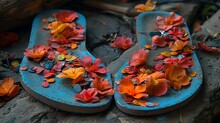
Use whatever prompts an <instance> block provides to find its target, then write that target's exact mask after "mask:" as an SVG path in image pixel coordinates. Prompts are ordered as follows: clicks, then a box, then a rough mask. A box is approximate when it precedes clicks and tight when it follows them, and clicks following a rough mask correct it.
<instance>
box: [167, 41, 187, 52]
mask: <svg viewBox="0 0 220 123" xmlns="http://www.w3.org/2000/svg"><path fill="white" fill-rule="evenodd" d="M188 43H189V42H188V41H185V42H183V41H180V40H177V41H175V42H174V43H172V44H171V45H170V46H169V48H170V50H171V51H173V52H175V51H180V50H182V49H183V48H184V47H185V46H186V45H188Z"/></svg>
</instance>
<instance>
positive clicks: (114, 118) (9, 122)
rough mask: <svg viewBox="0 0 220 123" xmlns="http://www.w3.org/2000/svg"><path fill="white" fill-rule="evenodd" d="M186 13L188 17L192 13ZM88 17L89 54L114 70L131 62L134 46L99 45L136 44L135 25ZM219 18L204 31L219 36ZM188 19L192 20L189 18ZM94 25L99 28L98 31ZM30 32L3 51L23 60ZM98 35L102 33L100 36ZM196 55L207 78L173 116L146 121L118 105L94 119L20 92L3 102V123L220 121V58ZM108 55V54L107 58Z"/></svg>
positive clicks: (7, 73)
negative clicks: (111, 40)
mask: <svg viewBox="0 0 220 123" xmlns="http://www.w3.org/2000/svg"><path fill="white" fill-rule="evenodd" d="M190 11H191V12H192V11H194V7H192V9H191V10H190ZM185 13H186V14H187V13H188V14H189V12H185ZM85 14H86V17H87V20H88V21H87V24H88V25H87V41H88V42H92V43H87V46H88V47H90V48H89V50H90V52H91V53H92V54H94V55H95V56H96V57H101V58H102V59H103V60H104V63H105V64H106V65H107V66H108V67H109V68H113V67H112V65H114V64H117V65H118V66H120V65H121V64H123V63H124V61H125V60H127V59H128V58H129V56H130V54H131V53H132V52H133V51H134V50H136V49H137V48H138V46H136V45H135V44H134V46H133V47H132V48H131V49H129V50H127V51H125V52H123V51H121V50H119V49H112V48H110V47H109V45H108V44H107V43H106V42H104V43H103V42H100V40H101V38H102V36H103V35H105V34H107V33H113V32H118V33H119V35H126V36H128V37H130V38H132V39H134V40H133V41H134V43H135V42H136V36H135V33H134V30H135V29H134V28H133V27H135V25H133V24H134V23H126V21H125V20H126V19H125V18H124V17H123V16H120V15H117V16H115V15H112V14H109V13H100V14H97V13H85ZM219 16H220V11H218V13H216V15H214V16H213V17H212V18H211V19H210V20H209V21H208V22H207V23H205V24H204V25H203V26H202V27H203V29H206V28H210V27H212V28H214V29H215V30H216V31H218V32H220V30H219V27H220V23H217V25H213V23H212V22H219ZM186 17H188V18H190V17H189V15H188V16H186ZM216 20H217V21H216ZM130 21H133V19H130V20H128V22H130ZM111 24H114V27H113V26H111ZM94 25H99V28H97V26H94ZM106 29H108V30H106ZM29 30H30V27H27V28H25V29H23V30H22V31H20V32H19V36H20V37H19V41H18V42H17V43H16V44H15V45H13V46H11V47H8V48H6V49H3V50H4V51H7V52H12V53H15V52H16V53H17V54H18V57H19V56H22V55H21V54H22V52H23V51H24V49H25V48H26V47H27V44H28V40H29V33H30V32H29ZM103 30H104V31H103ZM96 31H97V32H100V33H98V34H97V33H96ZM198 35H200V33H196V34H193V37H195V38H194V39H195V40H193V41H194V43H195V44H196V43H197V41H198V40H196V39H197V38H196V37H198ZM17 49H19V51H17ZM103 49H108V50H105V52H104V53H102V54H101V53H100V52H99V51H100V50H101V51H103ZM196 53H197V55H198V58H199V60H200V63H201V66H202V69H203V74H204V81H203V82H204V83H203V86H202V89H201V91H200V92H199V94H198V95H197V96H196V97H195V99H193V100H192V101H191V102H190V103H188V104H187V105H185V106H183V107H182V108H179V109H177V110H174V111H172V112H169V113H165V114H162V115H156V116H146V117H138V116H131V115H127V114H124V113H122V112H121V111H120V110H119V109H118V108H117V107H116V105H115V104H114V103H112V105H111V106H110V107H109V109H108V110H107V111H105V112H102V113H98V114H93V115H84V114H74V113H68V112H64V111H61V110H57V109H55V108H52V107H50V106H47V105H45V104H43V103H41V102H39V101H38V100H37V99H35V98H33V97H31V96H30V95H28V94H27V93H26V92H25V91H24V90H21V92H20V94H19V95H17V96H16V97H14V98H13V99H12V100H10V101H8V102H0V121H1V122H3V123H14V122H15V123H17V122H18V123H23V122H27V123H29V122H33V123H37V122H42V123H56V122H57V123H71V122H80V123H87V122H94V123H96V122H97V123H103V122H114V123H146V122H151V123H160V122H161V123H178V122H179V123H191V122H197V123H209V122H213V123H214V122H215V121H218V120H220V119H219V117H218V116H219V114H220V91H219V90H220V89H219V88H220V84H219V79H220V64H219V58H220V54H210V53H205V52H202V51H197V52H196ZM106 54H108V57H104V56H106ZM109 56H110V57H109ZM116 71H117V69H111V73H112V74H114V73H115V72H116ZM0 73H1V74H0V79H2V78H3V77H8V76H10V77H13V78H15V80H16V81H21V78H20V75H19V74H16V73H14V72H11V71H9V70H8V69H5V68H2V67H1V68H0ZM113 102H114V101H113Z"/></svg>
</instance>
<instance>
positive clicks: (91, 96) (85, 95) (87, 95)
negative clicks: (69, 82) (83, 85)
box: [75, 88, 99, 103]
mask: <svg viewBox="0 0 220 123" xmlns="http://www.w3.org/2000/svg"><path fill="white" fill-rule="evenodd" d="M97 94H98V92H97V91H96V89H95V88H89V89H87V90H86V89H83V90H82V92H80V93H79V94H76V96H75V99H76V100H78V101H81V102H89V103H95V102H98V101H99V98H98V97H97Z"/></svg>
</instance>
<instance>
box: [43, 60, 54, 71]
mask: <svg viewBox="0 0 220 123" xmlns="http://www.w3.org/2000/svg"><path fill="white" fill-rule="evenodd" d="M44 67H45V68H46V69H47V70H50V69H51V68H52V67H53V62H46V63H45V64H44Z"/></svg>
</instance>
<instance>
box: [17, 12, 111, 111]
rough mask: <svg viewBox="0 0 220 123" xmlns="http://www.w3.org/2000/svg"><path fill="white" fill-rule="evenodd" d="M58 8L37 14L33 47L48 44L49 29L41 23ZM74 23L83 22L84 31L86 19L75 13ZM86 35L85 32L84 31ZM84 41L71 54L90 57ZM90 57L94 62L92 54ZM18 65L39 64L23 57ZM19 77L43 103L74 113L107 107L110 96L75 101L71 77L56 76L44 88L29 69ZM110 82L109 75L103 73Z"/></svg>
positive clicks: (31, 45)
mask: <svg viewBox="0 0 220 123" xmlns="http://www.w3.org/2000/svg"><path fill="white" fill-rule="evenodd" d="M59 11H61V10H47V11H44V12H42V13H40V14H38V15H37V16H36V17H35V19H34V21H33V25H32V30H31V35H30V42H29V45H28V47H29V48H32V47H34V46H35V45H39V44H40V45H48V43H47V41H48V40H49V39H50V36H51V35H50V33H49V32H50V31H48V30H45V29H43V27H44V26H47V23H43V22H42V19H43V18H49V17H52V14H53V13H55V12H59ZM78 16H79V17H78V19H77V21H76V23H77V25H82V26H83V27H84V30H85V31H86V19H85V17H84V16H83V15H82V14H80V13H78ZM84 35H85V34H84ZM85 43H86V40H84V41H82V42H81V44H80V45H78V48H77V49H76V50H74V51H73V55H75V56H79V57H80V58H82V57H85V56H92V55H91V54H90V53H89V52H88V51H87V49H86V44H85ZM92 57H93V61H94V60H95V57H94V56H92ZM21 66H27V67H28V68H31V67H34V66H40V65H39V64H38V63H36V62H33V61H30V60H28V59H27V58H26V57H24V58H23V60H22V63H21ZM20 74H21V77H22V86H23V87H24V88H25V90H26V91H27V92H28V93H29V94H30V95H32V96H33V97H35V98H36V99H38V100H40V101H42V102H43V103H46V104H47V105H49V106H52V107H54V108H58V109H61V110H65V111H70V112H76V113H96V112H101V111H103V110H105V109H107V108H108V106H109V105H110V102H111V99H112V97H108V98H104V99H101V101H100V102H98V103H82V102H79V101H76V100H75V94H76V93H75V92H74V91H73V89H72V87H71V86H70V81H71V80H70V79H61V78H56V79H55V80H56V81H55V83H52V84H50V87H49V88H43V87H42V86H41V83H42V82H43V81H44V77H43V75H38V74H35V73H30V72H28V71H20ZM105 79H108V80H109V81H110V83H112V82H111V77H110V74H109V73H108V74H107V75H106V76H105Z"/></svg>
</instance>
